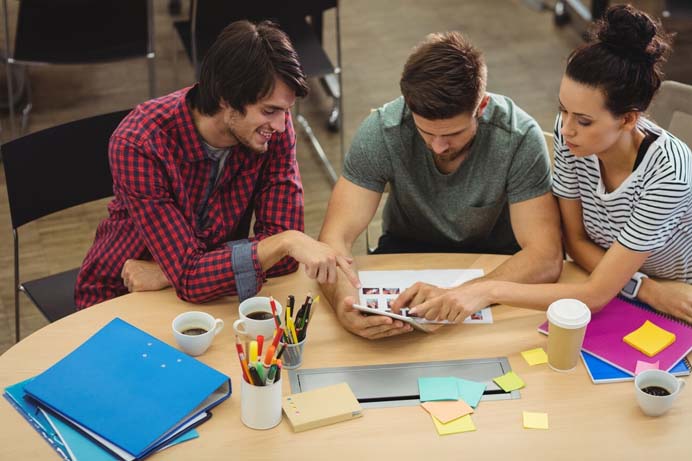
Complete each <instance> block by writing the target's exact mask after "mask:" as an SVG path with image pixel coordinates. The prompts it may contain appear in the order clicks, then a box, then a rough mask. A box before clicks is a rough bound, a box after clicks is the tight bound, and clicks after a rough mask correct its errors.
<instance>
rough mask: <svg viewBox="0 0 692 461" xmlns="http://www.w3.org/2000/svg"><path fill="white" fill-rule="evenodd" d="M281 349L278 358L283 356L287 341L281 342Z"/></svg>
mask: <svg viewBox="0 0 692 461" xmlns="http://www.w3.org/2000/svg"><path fill="white" fill-rule="evenodd" d="M280 347H281V350H280V351H279V353H278V354H276V359H277V360H280V359H281V356H282V355H283V354H284V351H285V350H286V343H281V346H280Z"/></svg>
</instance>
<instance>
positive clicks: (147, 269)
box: [120, 259, 171, 292]
mask: <svg viewBox="0 0 692 461" xmlns="http://www.w3.org/2000/svg"><path fill="white" fill-rule="evenodd" d="M120 276H121V277H122V278H123V283H124V284H125V286H126V287H127V289H128V290H129V291H130V292H133V291H156V290H162V289H163V288H166V287H169V286H171V283H170V282H169V281H168V279H167V278H166V275H165V274H164V273H163V271H162V270H161V268H160V267H159V265H158V264H156V262H155V261H144V260H141V259H128V260H127V261H125V264H123V270H122V272H121V273H120Z"/></svg>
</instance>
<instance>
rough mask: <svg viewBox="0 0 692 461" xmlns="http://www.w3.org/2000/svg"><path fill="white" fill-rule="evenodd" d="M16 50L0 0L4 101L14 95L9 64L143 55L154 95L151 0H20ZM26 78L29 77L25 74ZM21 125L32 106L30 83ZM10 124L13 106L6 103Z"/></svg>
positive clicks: (89, 61) (82, 61) (86, 61)
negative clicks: (3, 43) (4, 85)
mask: <svg viewBox="0 0 692 461" xmlns="http://www.w3.org/2000/svg"><path fill="white" fill-rule="evenodd" d="M16 4H17V8H18V11H17V27H16V31H15V34H14V51H12V50H13V48H12V46H11V45H10V44H11V42H10V28H9V12H8V5H7V0H3V7H4V25H5V44H6V47H7V57H6V58H5V63H6V69H7V79H8V85H7V93H8V101H14V100H15V99H16V97H15V96H14V95H13V92H14V88H13V86H14V85H13V81H12V79H11V78H10V75H11V72H12V69H13V67H15V66H17V65H27V64H95V63H104V62H112V61H121V60H125V59H131V58H138V57H146V58H147V63H148V73H149V96H150V97H152V98H153V97H155V96H156V78H155V69H154V56H155V55H154V20H153V1H152V0H99V1H93V0H18V1H17V2H16ZM26 78H27V79H28V77H26ZM27 90H28V98H27V101H26V102H25V106H24V109H23V110H22V120H21V125H20V126H21V130H22V132H23V131H24V130H25V129H26V126H27V122H28V114H29V112H30V110H31V106H32V101H31V85H29V84H28V82H27ZM9 109H10V126H11V127H12V129H13V130H14V127H15V118H14V107H13V106H12V104H10V105H9Z"/></svg>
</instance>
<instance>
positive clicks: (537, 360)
mask: <svg viewBox="0 0 692 461" xmlns="http://www.w3.org/2000/svg"><path fill="white" fill-rule="evenodd" d="M521 356H522V357H524V360H526V363H528V364H529V365H531V366H534V365H540V364H542V363H548V354H546V353H545V351H544V350H543V348H542V347H537V348H536V349H531V350H528V351H524V352H522V353H521Z"/></svg>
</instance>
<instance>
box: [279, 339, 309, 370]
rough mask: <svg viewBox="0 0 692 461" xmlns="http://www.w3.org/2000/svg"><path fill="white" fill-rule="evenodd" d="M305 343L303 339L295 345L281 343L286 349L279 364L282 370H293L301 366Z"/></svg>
mask: <svg viewBox="0 0 692 461" xmlns="http://www.w3.org/2000/svg"><path fill="white" fill-rule="evenodd" d="M305 341H307V339H304V340H302V341H301V342H299V343H297V344H287V343H282V344H284V347H285V348H286V350H285V351H284V353H283V354H282V355H281V363H282V364H283V368H285V369H286V370H295V369H296V368H300V366H301V365H302V364H303V349H304V348H305Z"/></svg>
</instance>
